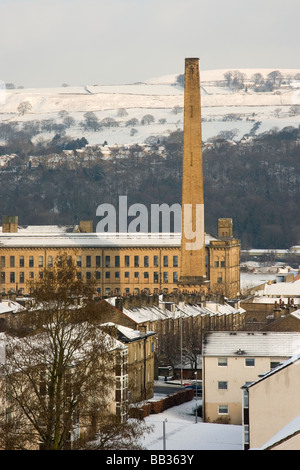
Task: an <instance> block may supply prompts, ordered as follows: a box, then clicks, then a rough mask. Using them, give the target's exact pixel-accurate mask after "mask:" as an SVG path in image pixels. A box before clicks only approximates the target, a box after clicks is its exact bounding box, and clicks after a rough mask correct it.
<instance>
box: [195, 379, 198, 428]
mask: <svg viewBox="0 0 300 470" xmlns="http://www.w3.org/2000/svg"><path fill="white" fill-rule="evenodd" d="M197 375H198V374H197V371H196V372H195V377H196V410H195V423H197V422H198V402H197V396H198V390H197Z"/></svg>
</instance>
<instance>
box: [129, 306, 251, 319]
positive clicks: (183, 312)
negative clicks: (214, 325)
mask: <svg viewBox="0 0 300 470" xmlns="http://www.w3.org/2000/svg"><path fill="white" fill-rule="evenodd" d="M170 303H171V302H170ZM172 307H173V308H172V310H168V309H163V308H160V307H158V306H156V305H153V306H151V307H148V306H141V307H131V308H129V309H128V308H124V309H123V313H124V314H125V315H126V316H128V317H129V318H131V319H132V320H133V321H134V322H136V323H143V322H148V321H150V322H153V321H157V320H165V319H167V318H174V319H176V318H184V317H187V316H197V315H210V316H212V315H228V314H231V313H239V312H244V311H245V310H244V309H242V308H239V309H236V308H234V307H231V306H230V305H228V304H224V305H222V304H218V303H216V302H206V306H202V305H197V304H194V305H190V304H180V305H177V304H175V303H174V304H173V305H172Z"/></svg>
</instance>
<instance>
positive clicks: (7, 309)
mask: <svg viewBox="0 0 300 470" xmlns="http://www.w3.org/2000/svg"><path fill="white" fill-rule="evenodd" d="M20 310H26V309H25V307H23V306H22V305H21V304H19V303H18V302H15V301H14V300H2V301H1V302H0V314H1V313H16V312H19V311H20Z"/></svg>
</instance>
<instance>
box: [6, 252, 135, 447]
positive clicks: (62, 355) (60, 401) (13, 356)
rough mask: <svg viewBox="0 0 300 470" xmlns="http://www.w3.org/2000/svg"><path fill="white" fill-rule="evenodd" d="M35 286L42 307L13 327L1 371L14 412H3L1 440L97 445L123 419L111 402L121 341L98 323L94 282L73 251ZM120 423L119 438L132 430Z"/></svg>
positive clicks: (13, 443)
mask: <svg viewBox="0 0 300 470" xmlns="http://www.w3.org/2000/svg"><path fill="white" fill-rule="evenodd" d="M31 288H32V295H33V297H34V299H35V307H36V308H35V309H34V311H33V312H32V313H31V314H29V313H27V314H26V315H24V316H22V317H19V319H17V320H16V322H15V323H14V325H13V326H12V327H11V328H10V330H9V331H8V332H6V351H5V354H6V360H5V364H3V366H2V371H1V372H2V374H3V375H2V376H5V379H6V390H5V392H6V400H7V399H8V402H7V403H8V404H9V407H8V408H9V410H10V419H9V420H7V419H4V418H5V417H4V416H3V415H2V423H1V424H2V425H0V440H1V436H2V446H3V445H4V446H5V448H7V446H11V447H13V448H22V447H26V446H27V448H28V440H29V442H31V443H32V444H33V445H35V447H36V445H37V442H39V443H40V447H41V448H43V449H45V450H61V449H65V448H68V446H70V444H71V442H72V443H73V448H75V447H80V448H85V447H87V446H88V448H90V444H88V443H90V442H92V441H93V440H94V439H95V438H96V437H97V439H98V441H99V439H100V438H101V435H102V431H101V430H102V429H104V430H107V429H109V423H110V424H111V423H113V422H115V421H117V418H116V416H115V414H114V413H112V410H111V409H110V403H111V402H112V401H113V400H114V397H113V396H112V395H111V393H112V392H111V391H112V390H114V387H113V383H114V368H115V359H114V358H115V357H116V355H117V354H118V348H119V347H120V346H118V344H119V343H116V341H115V339H114V338H112V337H111V336H108V335H107V334H106V333H105V332H104V331H103V329H102V328H101V327H100V326H99V325H98V324H97V318H96V315H95V312H94V309H93V303H92V295H93V291H94V285H93V282H91V283H85V282H84V281H82V280H81V279H77V276H76V267H75V266H74V265H73V263H72V261H71V259H70V257H68V256H66V255H62V256H61V257H60V258H59V259H58V260H57V262H56V263H55V266H54V267H53V268H49V269H48V268H47V269H45V270H44V272H43V278H42V279H40V280H38V281H36V282H34V283H32V284H31ZM123 348H124V347H123ZM10 423H11V425H10V427H9V426H8V424H10ZM119 424H120V426H119V428H118V429H119V435H118V433H117V432H116V431H115V432H114V435H115V439H120V436H121V435H124V433H123V431H124V432H126V430H127V432H128V434H130V427H128V426H127V427H126V423H123V424H124V426H123V427H122V426H121V423H119ZM79 429H80V430H81V432H80V434H79V432H78V430H79ZM137 429H138V425H137ZM141 429H142V428H140V430H141ZM1 431H2V432H1ZM8 431H9V432H8ZM82 431H84V432H82ZM5 432H6V434H5ZM105 432H107V431H105ZM141 432H142V430H141ZM122 433H123V434H122ZM5 435H6V436H7V437H6V438H5ZM117 435H118V437H117ZM130 435H131V434H130ZM112 436H113V432H112V431H111V438H112ZM5 439H6V440H5ZM127 441H128V439H127ZM111 442H113V441H111ZM128 442H129V441H128ZM103 445H104V443H102V446H103Z"/></svg>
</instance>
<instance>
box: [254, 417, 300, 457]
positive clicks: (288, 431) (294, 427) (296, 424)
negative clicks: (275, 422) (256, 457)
mask: <svg viewBox="0 0 300 470" xmlns="http://www.w3.org/2000/svg"><path fill="white" fill-rule="evenodd" d="M299 432H300V414H299V415H298V416H296V418H294V419H292V421H290V422H289V423H288V424H287V425H286V426H284V427H283V428H282V429H280V431H278V432H277V433H276V434H274V436H272V437H271V439H269V440H268V441H267V442H266V443H265V444H263V445H262V446H261V447H260V450H264V449H268V448H269V447H272V446H274V445H275V444H277V443H279V442H280V441H282V440H286V439H287V438H288V437H290V436H292V435H293V434H295V433H299Z"/></svg>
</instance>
